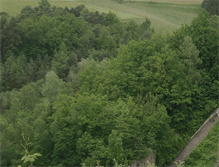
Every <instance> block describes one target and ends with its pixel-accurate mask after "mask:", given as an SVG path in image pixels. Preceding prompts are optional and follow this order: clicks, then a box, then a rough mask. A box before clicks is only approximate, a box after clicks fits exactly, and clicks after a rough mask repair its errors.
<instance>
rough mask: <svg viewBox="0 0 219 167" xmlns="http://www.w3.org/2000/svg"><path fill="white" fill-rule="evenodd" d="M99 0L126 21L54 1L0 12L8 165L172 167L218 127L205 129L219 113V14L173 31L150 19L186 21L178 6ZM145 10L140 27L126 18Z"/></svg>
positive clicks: (1, 122) (1, 118)
mask: <svg viewBox="0 0 219 167" xmlns="http://www.w3.org/2000/svg"><path fill="white" fill-rule="evenodd" d="M91 1H92V4H93V7H95V6H96V7H98V8H99V9H100V8H102V9H103V10H105V9H109V8H110V7H111V8H112V9H113V10H118V11H120V12H121V13H120V17H118V15H116V14H115V13H113V12H112V11H109V12H106V13H101V12H98V11H89V10H88V9H87V8H86V7H85V5H79V6H76V7H67V6H63V7H60V6H54V5H51V4H52V3H53V2H54V3H57V4H59V5H63V4H64V5H66V4H65V2H61V1H59V2H57V1H50V2H51V4H50V2H49V1H48V0H41V1H40V2H39V3H38V5H37V6H26V7H24V8H23V5H24V3H22V0H21V1H14V0H12V1H5V4H6V5H4V6H7V4H8V5H9V4H10V3H11V2H15V3H14V4H12V3H11V4H10V5H11V8H10V5H9V6H7V7H8V9H7V10H8V11H10V10H9V9H15V12H16V10H17V9H18V8H19V7H21V8H22V10H20V12H19V13H18V14H16V15H13V16H12V15H11V14H8V13H6V12H2V13H0V17H1V24H0V26H1V27H0V28H1V32H0V33H1V36H0V37H1V62H0V71H1V76H0V83H1V93H0V96H1V98H0V104H1V105H0V109H1V112H0V126H1V128H0V132H1V135H0V141H1V150H0V151H1V154H0V166H20V165H21V166H22V167H27V166H82V165H83V166H92V167H93V166H96V164H97V162H98V163H99V165H100V166H107V167H112V166H115V162H114V160H116V162H117V163H118V164H124V165H125V166H130V165H131V164H132V162H133V161H138V160H141V159H145V158H146V157H148V156H150V157H151V159H156V160H155V161H154V162H155V164H156V166H159V167H160V166H169V165H171V163H172V162H173V161H174V159H175V158H176V157H177V154H178V153H179V151H180V149H181V148H185V149H184V151H182V153H183V154H179V157H180V160H183V159H184V158H185V155H189V153H190V151H191V150H192V149H193V148H194V146H195V145H197V144H198V143H199V140H200V139H203V138H204V136H205V135H206V134H207V132H208V131H209V130H210V128H211V127H212V126H213V123H212V122H210V121H209V120H207V121H206V122H205V124H204V125H203V126H202V128H201V129H200V131H197V130H199V128H200V127H201V125H202V124H203V122H204V121H205V120H206V119H208V118H209V116H210V115H211V114H212V111H213V110H215V108H218V85H219V81H218V70H219V65H218V39H219V29H218V23H219V22H218V21H219V17H218V16H211V15H210V14H209V13H208V12H207V11H205V10H204V9H202V10H201V11H200V12H199V13H198V14H197V15H196V16H195V17H194V18H193V19H192V21H191V23H190V24H189V25H188V24H185V25H182V26H180V27H179V28H178V29H177V30H176V31H174V32H173V33H172V34H171V35H169V34H167V35H165V34H163V33H160V32H157V31H154V28H153V26H152V24H154V23H153V21H151V20H153V17H154V19H155V20H156V19H157V21H158V22H160V23H162V24H163V25H161V26H162V27H164V25H165V24H166V25H168V26H169V29H170V27H171V26H173V25H172V24H179V22H180V21H179V20H178V19H179V18H180V17H178V18H175V19H174V18H173V16H172V14H171V12H172V13H173V10H172V8H171V5H173V4H165V5H166V7H165V6H162V5H163V4H162V5H161V3H154V2H143V3H142V2H136V1H135V2H130V3H123V4H122V3H121V4H119V3H118V2H115V1H114V2H111V1H105V0H103V1H100V2H99V3H98V1H96V0H91ZM91 1H86V2H85V1H84V3H87V4H88V6H89V2H91ZM18 2H20V3H18ZM30 2H31V3H33V2H34V1H30ZM77 2H79V1H77ZM81 2H82V1H80V3H81ZM103 2H104V3H103ZM66 3H68V4H69V5H73V1H68V2H66ZM113 4H114V5H113ZM128 4H132V6H128ZM16 5H17V8H16ZM26 5H27V4H26ZM98 5H99V6H98ZM126 5H127V6H126ZM175 5H176V4H175ZM177 5H178V4H177ZM180 5H182V4H180ZM184 5H188V4H184ZM90 6H91V4H90ZM118 6H119V7H122V6H123V7H125V8H127V9H130V12H131V13H129V14H130V15H128V17H127V15H126V14H125V13H127V11H125V10H124V11H122V8H121V10H120V9H119V8H118ZM133 6H134V7H135V8H136V9H137V10H136V9H135V8H133ZM161 6H162V7H161ZM173 6H174V5H173ZM147 7H148V8H147ZM178 7H179V6H175V7H173V8H175V10H178V11H181V12H182V11H184V13H186V12H187V13H188V14H189V13H192V12H194V13H195V12H197V11H193V8H192V7H193V5H191V6H190V7H191V8H188V9H187V8H186V7H185V8H182V7H180V8H178ZM145 8H147V11H145V10H144V9H145ZM162 9H163V10H162ZM198 10H199V9H198ZM155 11H157V12H156V13H154V12H155ZM158 11H159V12H160V14H159V12H158ZM11 12H13V11H12V10H11ZM144 12H145V13H144ZM168 12H169V13H168ZM148 13H150V16H151V20H150V19H149V18H147V17H143V16H144V14H145V16H146V15H148V16H149V14H148ZM194 13H193V14H194ZM138 14H140V16H141V17H142V18H144V21H143V22H142V23H140V24H138V23H136V21H135V20H133V19H131V20H129V21H128V22H125V19H128V18H129V17H131V15H132V16H133V17H134V16H138ZM141 14H142V15H141ZM121 16H123V17H124V18H123V20H122V19H121ZM140 16H139V17H140ZM155 16H156V17H155ZM140 19H141V18H140ZM181 19H182V20H183V19H185V18H181ZM159 20H160V21H159ZM167 23H168V24H167ZM208 122H209V124H207V123H208ZM207 125H210V126H207ZM195 132H197V133H196V134H195V135H193V134H194V133H195ZM192 135H193V136H194V138H192V140H190V138H191V136H192ZM207 143H208V142H207ZM187 144H189V146H191V147H190V148H188V147H186V145H187ZM154 157H156V158H154Z"/></svg>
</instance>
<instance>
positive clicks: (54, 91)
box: [42, 71, 63, 105]
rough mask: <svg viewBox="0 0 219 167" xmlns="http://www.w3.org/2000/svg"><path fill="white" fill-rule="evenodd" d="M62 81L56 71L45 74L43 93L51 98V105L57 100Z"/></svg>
mask: <svg viewBox="0 0 219 167" xmlns="http://www.w3.org/2000/svg"><path fill="white" fill-rule="evenodd" d="M62 82H63V81H62V80H61V79H59V78H58V76H57V74H56V73H55V72H54V71H49V72H48V73H47V74H46V76H45V83H44V84H43V85H42V95H43V97H44V98H46V99H48V100H49V102H50V104H51V105H53V104H54V102H55V101H56V98H57V96H58V94H59V88H60V84H61V83H62Z"/></svg>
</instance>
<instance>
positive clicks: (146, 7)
mask: <svg viewBox="0 0 219 167" xmlns="http://www.w3.org/2000/svg"><path fill="white" fill-rule="evenodd" d="M120 1H121V2H120ZM38 2H40V0H34V1H28V0H10V1H8V0H1V5H2V8H1V9H0V12H7V13H9V14H11V15H14V16H15V15H17V14H19V13H20V11H21V10H22V9H23V8H24V7H25V6H31V7H32V8H35V7H37V6H38ZM171 2H172V0H166V1H165V2H159V0H153V2H152V3H151V2H150V0H144V1H135V0H132V1H129V0H123V1H122V0H117V1H116V0H79V1H69V0H68V1H63V0H56V1H54V0H49V3H50V4H51V6H57V7H62V8H65V7H66V6H67V7H68V8H69V9H70V8H76V7H77V6H79V5H83V4H84V5H86V8H87V9H89V11H91V12H94V13H95V12H96V10H98V11H99V12H104V13H108V12H109V11H112V12H113V13H116V14H117V16H118V17H119V18H120V19H121V22H129V21H130V19H134V21H135V22H136V23H138V24H141V23H142V22H143V21H144V20H145V17H148V19H150V20H151V22H152V26H153V27H154V28H155V30H156V31H157V32H158V31H159V30H161V31H162V33H163V34H166V32H169V33H172V32H173V31H174V30H176V29H178V28H180V26H181V24H183V23H186V24H188V25H190V24H191V21H192V20H193V18H194V17H196V15H197V14H198V12H199V11H200V10H201V9H202V8H201V2H202V1H201V0H192V1H191V2H189V1H187V2H186V3H183V0H181V1H180V2H182V3H171Z"/></svg>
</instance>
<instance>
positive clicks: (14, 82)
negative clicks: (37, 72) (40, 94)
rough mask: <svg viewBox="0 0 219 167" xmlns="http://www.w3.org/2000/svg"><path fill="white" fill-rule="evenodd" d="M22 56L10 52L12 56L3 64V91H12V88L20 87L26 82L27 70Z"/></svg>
mask: <svg viewBox="0 0 219 167" xmlns="http://www.w3.org/2000/svg"><path fill="white" fill-rule="evenodd" d="M23 63H25V62H23V61H22V56H19V57H18V58H16V57H15V56H14V54H10V57H9V58H8V59H7V61H6V62H5V63H4V64H3V68H2V73H1V74H2V75H1V86H2V91H7V90H9V91H11V90H12V89H14V88H16V89H20V88H21V87H22V86H23V85H24V84H26V83H27V82H28V81H27V78H26V72H25V69H23V68H22V66H23Z"/></svg>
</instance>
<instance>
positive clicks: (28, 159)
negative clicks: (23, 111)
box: [18, 122, 42, 166]
mask: <svg viewBox="0 0 219 167" xmlns="http://www.w3.org/2000/svg"><path fill="white" fill-rule="evenodd" d="M18 123H19V124H20V125H21V127H22V129H23V126H22V124H21V123H20V122H18ZM22 137H23V139H24V141H25V146H24V145H23V144H21V145H22V147H23V148H24V150H25V155H24V156H23V157H22V158H21V161H24V163H27V162H30V166H33V163H34V161H35V160H36V157H37V156H42V155H41V154H40V153H34V154H33V155H30V153H29V152H28V145H29V144H30V142H29V138H28V140H26V139H25V137H24V133H22Z"/></svg>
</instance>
